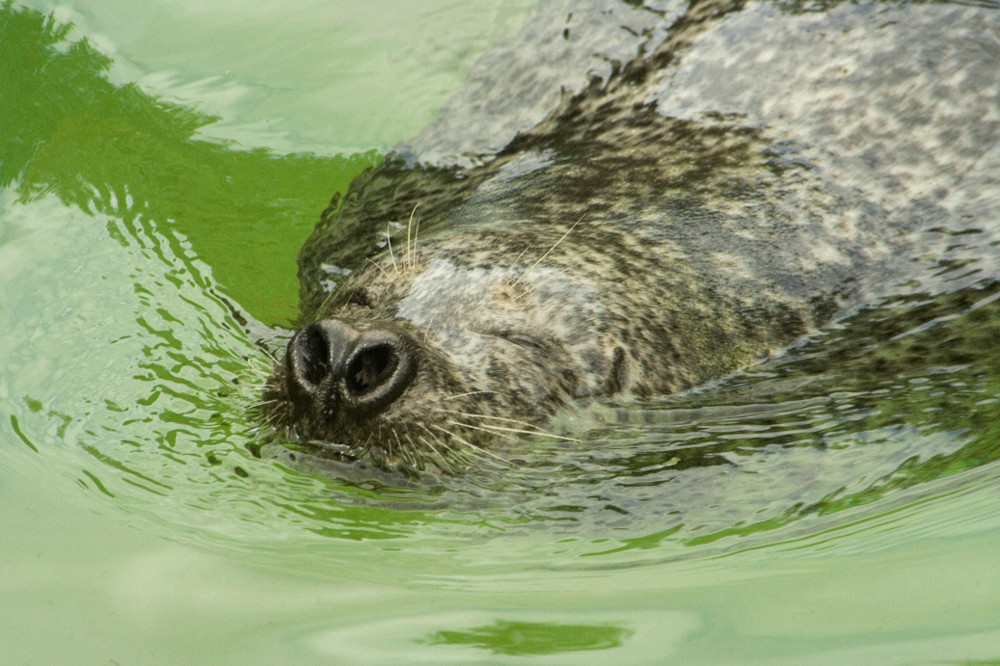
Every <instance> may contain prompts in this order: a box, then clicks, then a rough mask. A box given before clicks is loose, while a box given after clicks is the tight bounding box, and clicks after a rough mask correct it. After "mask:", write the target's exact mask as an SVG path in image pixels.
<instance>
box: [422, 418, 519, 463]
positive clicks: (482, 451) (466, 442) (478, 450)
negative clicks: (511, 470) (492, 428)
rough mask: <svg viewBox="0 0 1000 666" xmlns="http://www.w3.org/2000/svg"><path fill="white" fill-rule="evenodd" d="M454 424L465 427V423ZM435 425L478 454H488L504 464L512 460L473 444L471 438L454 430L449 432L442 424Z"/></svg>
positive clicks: (435, 427) (436, 428)
mask: <svg viewBox="0 0 1000 666" xmlns="http://www.w3.org/2000/svg"><path fill="white" fill-rule="evenodd" d="M453 425H457V426H459V427H463V425H462V424H461V423H453ZM433 427H434V429H435V430H440V431H441V432H443V433H445V434H446V435H448V436H449V437H451V438H452V439H454V440H455V441H456V442H461V443H462V444H464V445H465V446H467V447H468V448H469V450H471V451H475V452H476V454H477V455H484V456H488V457H489V458H492V459H494V460H496V461H498V462H501V463H503V464H504V465H510V461H509V460H505V459H503V458H501V457H500V456H498V455H497V454H495V453H493V452H492V451H487V450H486V449H484V448H483V447H481V446H476V445H475V444H473V443H472V442H470V441H469V440H467V439H465V438H464V437H461V436H459V435H456V434H455V433H453V432H449V431H448V430H445V429H444V428H442V427H441V426H437V425H435V426H433Z"/></svg>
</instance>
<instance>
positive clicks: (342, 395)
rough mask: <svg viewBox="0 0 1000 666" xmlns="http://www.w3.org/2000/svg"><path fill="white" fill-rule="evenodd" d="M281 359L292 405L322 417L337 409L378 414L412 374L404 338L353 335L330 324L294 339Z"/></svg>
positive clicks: (385, 333)
mask: <svg viewBox="0 0 1000 666" xmlns="http://www.w3.org/2000/svg"><path fill="white" fill-rule="evenodd" d="M286 359H287V360H286V363H287V364H288V375H287V382H288V392H289V396H290V397H291V399H292V402H293V403H294V404H295V405H297V406H306V405H311V406H321V407H322V408H323V412H324V413H326V414H334V413H335V412H336V409H337V408H338V407H339V408H340V409H343V410H346V411H348V412H350V413H353V414H356V415H359V416H369V415H372V414H375V413H377V412H379V411H382V410H383V409H385V408H386V407H388V406H389V405H391V404H392V403H393V402H395V401H396V399H397V398H399V396H400V395H402V393H403V391H404V390H405V389H406V387H407V386H409V384H410V382H411V381H412V380H413V377H414V375H415V374H416V356H415V353H414V350H413V346H412V345H411V344H410V343H409V342H408V341H407V339H406V338H404V337H403V336H401V335H399V334H397V333H394V332H392V331H387V330H382V329H370V330H366V331H358V330H356V329H354V328H353V327H351V326H349V325H348V324H345V323H344V322H342V321H338V320H336V319H324V320H322V321H318V322H316V323H314V324H310V325H308V326H306V327H305V328H303V329H302V330H301V331H299V332H298V333H296V334H295V337H293V338H292V339H291V341H289V343H288V353H287V356H286ZM317 400H319V401H320V402H319V403H317Z"/></svg>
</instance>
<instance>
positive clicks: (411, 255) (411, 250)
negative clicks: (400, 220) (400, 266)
mask: <svg viewBox="0 0 1000 666" xmlns="http://www.w3.org/2000/svg"><path fill="white" fill-rule="evenodd" d="M418 206H420V202H419V201H418V202H417V203H416V204H414V206H413V210H411V211H410V220H409V222H407V223H406V262H405V263H406V265H407V267H409V268H412V267H413V266H414V264H415V263H416V256H415V255H416V250H417V247H416V246H417V233H419V232H420V218H417V229H416V231H415V232H414V235H413V245H410V229H411V228H412V227H413V216H414V214H416V212H417V207H418Z"/></svg>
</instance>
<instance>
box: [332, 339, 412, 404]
mask: <svg viewBox="0 0 1000 666" xmlns="http://www.w3.org/2000/svg"><path fill="white" fill-rule="evenodd" d="M398 367H399V356H397V355H396V352H395V351H394V350H393V348H392V346H391V345H389V344H377V345H372V346H369V347H365V348H363V349H360V350H358V351H357V352H356V353H355V354H354V356H353V357H352V358H351V360H350V362H349V363H348V364H347V371H346V373H345V377H344V381H345V386H346V388H347V391H348V393H350V394H351V395H353V396H356V397H363V396H364V395H365V394H367V393H371V392H372V391H374V390H375V389H377V388H378V387H379V386H381V385H383V384H385V383H386V382H388V381H390V380H391V379H392V377H393V374H394V373H395V371H396V368H398Z"/></svg>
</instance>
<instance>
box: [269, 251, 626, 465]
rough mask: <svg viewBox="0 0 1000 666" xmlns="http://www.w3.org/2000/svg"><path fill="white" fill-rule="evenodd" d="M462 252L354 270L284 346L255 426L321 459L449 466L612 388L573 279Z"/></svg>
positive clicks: (590, 306) (614, 382)
mask: <svg viewBox="0 0 1000 666" xmlns="http://www.w3.org/2000/svg"><path fill="white" fill-rule="evenodd" d="M463 246H464V249H463ZM468 247H469V244H468V239H467V238H466V240H465V242H463V240H462V238H461V237H460V236H458V237H452V238H450V239H443V240H441V241H439V242H436V243H428V244H426V246H425V247H422V248H421V249H420V251H419V253H418V252H417V251H413V252H407V253H406V256H404V257H396V256H391V255H387V256H385V257H383V258H382V259H381V260H379V261H378V262H377V263H372V264H370V265H369V266H368V267H367V268H366V269H365V270H363V271H360V272H358V273H356V274H355V275H353V276H352V277H351V279H350V280H348V281H347V282H346V283H345V284H343V285H342V286H341V288H340V289H338V291H337V292H336V293H335V294H334V297H333V300H332V301H331V303H330V304H329V305H328V306H327V307H326V308H325V309H324V311H323V316H322V318H320V319H319V320H317V321H315V322H314V323H312V324H310V325H308V326H306V327H305V328H303V329H302V330H301V331H299V332H298V333H297V334H296V335H295V336H294V337H293V338H292V339H291V341H290V342H289V344H288V348H287V352H286V356H285V359H284V360H283V361H282V362H281V363H280V364H279V366H278V368H277V369H276V371H275V373H274V374H273V375H272V377H271V379H270V381H269V383H268V390H267V391H266V393H265V404H266V412H267V418H268V419H269V420H270V421H271V422H272V423H273V424H275V425H277V426H278V427H279V428H284V429H287V430H289V431H291V432H293V433H294V434H295V435H296V436H297V438H298V439H299V440H300V442H301V443H302V444H303V445H304V446H311V447H313V448H315V449H318V450H319V453H320V454H321V455H329V456H334V457H337V458H340V459H346V460H351V461H353V460H366V461H369V462H372V463H374V464H375V465H377V466H379V467H383V468H385V467H389V468H397V469H403V470H409V471H412V470H419V469H421V468H423V467H424V465H425V463H427V462H428V461H432V462H433V463H434V464H435V465H436V466H438V467H439V468H442V469H444V470H455V469H456V467H464V466H465V465H466V463H467V462H470V461H471V460H472V459H475V458H479V459H482V458H483V457H488V456H489V455H491V454H489V453H486V452H485V449H486V448H488V447H489V446H490V445H492V444H493V443H494V442H495V441H496V440H497V439H498V438H503V437H510V436H512V435H517V434H519V433H530V432H538V429H537V426H536V425H535V424H537V423H538V422H540V421H541V420H542V419H543V418H544V417H545V416H548V415H550V414H551V413H553V412H554V411H556V410H557V409H558V408H559V406H561V405H563V404H565V403H566V402H568V401H570V400H578V399H580V398H586V397H590V396H594V395H599V394H607V393H609V392H614V390H619V389H620V388H621V383H622V381H623V378H624V373H623V370H622V359H621V355H620V354H619V355H618V356H617V357H616V355H615V354H614V353H611V354H608V353H607V352H606V351H605V350H606V349H607V348H608V347H607V345H606V344H605V343H604V342H603V341H602V339H601V336H600V335H599V334H595V332H598V331H599V329H600V326H601V323H602V321H603V319H604V317H603V312H602V306H601V302H602V300H601V299H599V298H597V297H596V290H595V289H594V288H591V286H590V285H589V284H588V276H587V273H586V271H580V270H576V271H573V272H572V273H570V272H567V271H566V270H563V267H561V266H560V262H559V261H549V262H546V263H544V264H542V263H539V264H537V265H534V266H530V265H529V263H528V262H524V263H525V265H524V266H521V267H519V266H517V265H514V264H509V265H506V266H498V265H496V256H514V257H516V256H518V255H517V253H514V254H513V255H511V254H510V251H509V250H508V249H506V248H501V249H500V252H499V254H497V253H496V252H493V251H492V250H496V249H497V248H492V250H491V251H490V255H491V256H492V260H491V261H482V262H480V261H477V257H476V256H475V255H474V254H472V253H470V252H469V250H468ZM609 387H610V389H611V390H609Z"/></svg>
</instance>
